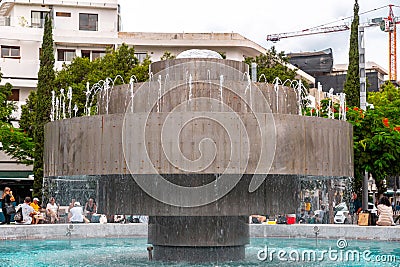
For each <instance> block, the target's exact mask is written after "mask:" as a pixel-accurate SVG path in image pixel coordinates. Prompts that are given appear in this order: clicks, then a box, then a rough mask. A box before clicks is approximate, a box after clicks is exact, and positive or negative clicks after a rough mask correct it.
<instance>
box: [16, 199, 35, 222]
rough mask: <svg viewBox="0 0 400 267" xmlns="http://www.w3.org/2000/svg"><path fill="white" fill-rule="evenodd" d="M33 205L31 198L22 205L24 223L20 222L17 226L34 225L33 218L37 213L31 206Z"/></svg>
mask: <svg viewBox="0 0 400 267" xmlns="http://www.w3.org/2000/svg"><path fill="white" fill-rule="evenodd" d="M30 204H31V198H30V197H26V198H25V201H24V204H22V205H21V207H20V209H22V221H20V222H15V224H32V220H33V219H32V218H33V215H34V214H35V211H34V210H33V208H32V207H31V206H30Z"/></svg>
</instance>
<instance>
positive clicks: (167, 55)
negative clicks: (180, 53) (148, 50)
mask: <svg viewBox="0 0 400 267" xmlns="http://www.w3.org/2000/svg"><path fill="white" fill-rule="evenodd" d="M174 58H176V56H175V55H174V54H172V53H171V52H169V51H165V52H164V54H163V55H162V57H161V58H160V60H167V59H174Z"/></svg>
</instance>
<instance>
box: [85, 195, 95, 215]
mask: <svg viewBox="0 0 400 267" xmlns="http://www.w3.org/2000/svg"><path fill="white" fill-rule="evenodd" d="M96 213H97V206H96V202H95V201H94V200H93V198H89V200H88V202H86V204H85V214H86V218H88V219H89V220H90V221H91V220H92V216H93V214H96Z"/></svg>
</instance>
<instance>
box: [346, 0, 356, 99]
mask: <svg viewBox="0 0 400 267" xmlns="http://www.w3.org/2000/svg"><path fill="white" fill-rule="evenodd" d="M358 11H359V5H358V2H357V0H355V3H354V15H353V22H352V23H351V34H350V50H349V67H348V68H347V75H346V82H345V83H344V88H343V92H344V93H345V94H346V101H347V105H348V106H353V107H359V106H360V70H359V58H360V56H359V52H358V25H359V17H358Z"/></svg>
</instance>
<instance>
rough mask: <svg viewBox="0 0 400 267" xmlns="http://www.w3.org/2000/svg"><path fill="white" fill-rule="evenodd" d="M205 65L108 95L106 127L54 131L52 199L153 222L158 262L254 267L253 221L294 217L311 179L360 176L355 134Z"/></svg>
mask: <svg viewBox="0 0 400 267" xmlns="http://www.w3.org/2000/svg"><path fill="white" fill-rule="evenodd" d="M206 54H207V55H206V56H204V55H205V54H204V52H200V53H197V54H196V56H195V57H193V53H189V56H188V57H186V56H185V54H183V55H182V56H181V58H177V59H174V60H166V61H160V62H155V63H153V64H152V65H151V73H152V75H151V80H150V81H149V82H146V83H130V84H127V85H122V86H116V87H114V88H112V90H111V89H110V88H108V87H107V90H105V91H104V90H103V91H102V92H100V94H99V95H98V111H99V114H98V115H96V116H86V117H78V118H71V119H64V120H58V121H53V122H51V123H49V124H48V125H46V132H45V136H46V139H45V140H46V141H45V167H44V172H45V177H46V179H45V183H46V184H45V187H46V188H47V189H48V190H49V193H50V194H51V195H55V194H56V195H57V197H58V198H59V199H60V198H64V199H66V201H69V199H70V198H72V197H74V198H77V199H78V200H81V201H84V200H85V199H79V196H77V195H80V196H82V192H85V191H86V190H88V191H90V193H88V194H89V195H90V196H94V197H95V198H96V200H97V203H98V210H99V212H100V213H105V214H142V215H149V225H148V242H149V243H150V244H153V245H154V259H156V260H166V261H189V262H216V261H226V260H240V259H243V258H244V257H245V245H246V244H248V243H249V225H248V216H249V215H251V214H284V213H295V211H296V210H297V208H298V207H299V189H300V181H301V180H302V179H313V178H315V177H318V178H319V179H331V178H342V177H352V176H353V169H352V168H353V167H352V165H353V164H352V126H351V125H350V124H349V123H347V122H345V121H339V120H332V119H323V118H319V117H306V116H300V115H299V102H300V100H301V92H300V91H297V90H294V89H293V88H290V87H285V86H279V88H278V87H277V86H274V85H272V84H266V83H257V82H251V81H250V79H249V75H248V73H249V70H248V66H247V65H246V64H245V63H243V62H237V61H232V60H224V59H221V58H218V55H216V53H213V52H210V51H207V53H206ZM71 183H74V184H76V183H79V184H82V185H83V186H82V187H81V188H82V190H80V191H79V192H71V190H69V187H68V185H69V184H71Z"/></svg>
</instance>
